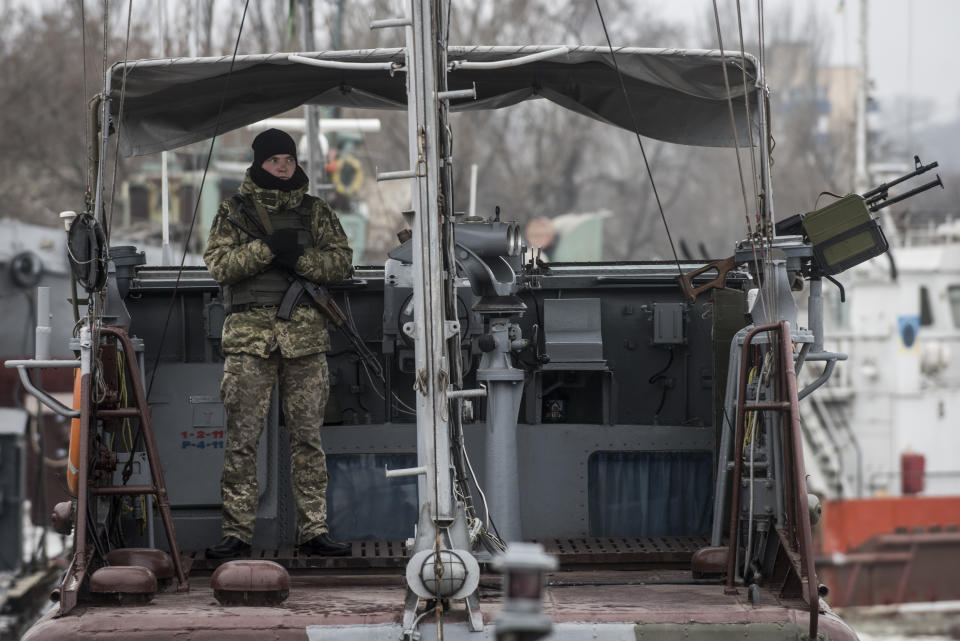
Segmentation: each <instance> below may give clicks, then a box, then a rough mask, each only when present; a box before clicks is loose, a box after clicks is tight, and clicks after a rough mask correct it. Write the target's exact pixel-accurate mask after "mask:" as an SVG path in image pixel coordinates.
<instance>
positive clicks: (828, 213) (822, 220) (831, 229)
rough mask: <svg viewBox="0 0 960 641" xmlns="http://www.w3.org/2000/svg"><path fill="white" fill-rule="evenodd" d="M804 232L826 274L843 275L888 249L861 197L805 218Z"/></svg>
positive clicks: (820, 266)
mask: <svg viewBox="0 0 960 641" xmlns="http://www.w3.org/2000/svg"><path fill="white" fill-rule="evenodd" d="M803 230H804V233H805V234H806V235H807V238H809V239H810V243H811V244H812V245H813V257H814V260H815V261H816V263H817V266H818V267H819V268H820V271H821V272H823V273H824V274H839V273H840V272H842V271H844V270H846V269H849V268H851V267H853V266H854V265H858V264H860V263H862V262H863V261H865V260H869V259H870V258H873V257H874V256H879V255H880V254H882V253H883V252H885V251H887V248H888V245H887V239H886V237H885V236H884V235H883V230H882V229H880V225H879V224H878V223H877V221H876V220H875V219H874V218H872V217H871V216H870V212H869V210H868V209H867V205H866V203H865V202H864V200H863V197H861V196H859V195H857V194H850V195H849V196H844V197H843V198H841V199H840V200H837V201H835V202H832V203H830V204H829V205H827V206H826V207H821V208H820V209H817V210H816V211H812V212H810V213H808V214H806V215H804V217H803Z"/></svg>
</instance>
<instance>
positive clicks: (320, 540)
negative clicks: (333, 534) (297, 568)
mask: <svg viewBox="0 0 960 641" xmlns="http://www.w3.org/2000/svg"><path fill="white" fill-rule="evenodd" d="M300 553H301V554H310V555H315V556H348V555H349V554H350V544H349V543H340V542H339V541H334V540H333V539H331V538H330V535H329V534H327V533H326V532H324V533H323V534H318V535H317V536H315V537H313V538H312V539H310V540H309V541H306V542H304V543H301V544H300Z"/></svg>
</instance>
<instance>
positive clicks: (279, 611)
mask: <svg viewBox="0 0 960 641" xmlns="http://www.w3.org/2000/svg"><path fill="white" fill-rule="evenodd" d="M399 579H400V577H398V576H395V575H387V576H375V575H366V576H354V575H344V574H340V575H316V574H311V575H303V574H300V575H294V576H292V577H291V589H290V596H289V598H288V599H287V600H286V601H285V602H284V603H283V604H281V605H278V606H273V607H223V606H220V605H219V604H218V603H217V602H216V600H215V599H214V597H213V590H212V589H211V586H210V581H209V578H207V577H198V576H191V577H190V591H189V592H185V593H176V592H170V593H160V594H157V595H156V597H155V598H154V601H153V602H152V603H151V604H150V605H130V606H126V607H123V608H120V607H107V606H80V607H77V608H76V609H75V610H74V611H73V612H72V613H71V614H70V615H69V616H64V617H61V618H59V619H50V620H47V621H44V622H43V623H41V624H40V625H38V626H36V627H35V628H34V630H33V631H32V632H31V634H30V635H28V636H27V637H25V638H24V641H43V640H46V639H57V638H71V639H93V638H103V637H104V631H110V636H111V637H113V638H118V639H119V638H123V639H130V640H136V641H152V640H159V639H170V638H177V639H213V638H222V639H226V638H230V639H254V638H259V639H262V638H271V639H284V640H285V639H306V638H307V636H306V633H305V630H306V628H307V626H349V625H354V626H356V625H381V624H394V625H397V624H399V623H400V621H401V620H402V616H403V597H404V593H405V586H404V584H403V583H402V581H401V580H399ZM683 580H690V575H689V572H681V571H673V572H662V571H656V572H644V571H634V572H617V571H608V572H603V573H600V574H598V573H594V572H586V571H584V572H557V573H554V574H552V575H551V576H550V577H548V586H547V588H546V590H545V596H544V610H545V612H546V613H547V614H548V615H549V616H550V617H551V618H553V619H554V621H556V622H557V623H564V622H567V623H572V622H583V623H585V624H590V623H592V624H603V623H626V624H631V625H632V624H638V623H677V624H683V625H696V624H715V623H736V624H745V623H751V624H754V623H765V622H766V623H789V624H802V623H805V622H806V620H807V617H808V616H809V615H808V613H807V611H806V607H805V604H804V603H803V602H802V601H799V600H793V601H783V600H781V599H778V598H777V596H776V594H775V592H773V591H771V590H766V589H764V590H761V598H760V600H759V602H758V603H757V604H751V603H750V602H749V601H748V599H747V596H746V594H745V593H744V594H740V595H728V594H724V591H723V586H722V585H721V584H713V585H702V584H693V585H689V584H688V585H684V584H679V582H680V581H683ZM611 583H612V584H611ZM498 585H499V577H498V576H495V575H489V576H484V578H483V579H482V581H481V586H487V587H486V588H483V587H482V588H481V590H482V599H481V603H482V611H483V615H484V621H485V623H486V624H487V625H489V624H490V623H491V622H492V621H493V619H494V617H495V616H496V614H497V613H498V611H499V609H500V607H501V600H500V596H499V590H498V589H497V587H496V586H498ZM491 586H492V587H491ZM744 592H745V591H744ZM822 619H823V625H822V628H821V632H825V633H827V634H829V635H830V638H831V639H841V640H842V639H851V638H855V637H853V636H851V635H850V634H849V633H848V632H845V630H846V628H845V627H844V626H843V625H842V624H841V623H840V622H839V620H838V619H836V617H835V616H833V615H832V614H829V613H827V614H825V615H824V616H823V617H822ZM465 621H466V616H465V611H464V609H463V605H462V604H461V603H454V604H453V605H452V609H451V610H450V611H449V612H448V613H446V614H445V615H444V622H445V623H446V624H451V625H455V624H458V623H465ZM588 630H589V628H588ZM588 637H589V635H588V634H585V638H588ZM371 638H372V637H371Z"/></svg>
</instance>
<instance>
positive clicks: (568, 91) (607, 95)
mask: <svg viewBox="0 0 960 641" xmlns="http://www.w3.org/2000/svg"><path fill="white" fill-rule="evenodd" d="M555 48H556V47H544V46H537V47H503V46H498V47H451V48H450V49H449V54H448V56H449V61H450V62H453V61H459V60H463V61H471V62H490V61H501V60H509V59H511V58H517V57H520V56H524V55H529V54H532V53H536V52H540V51H547V50H550V49H555ZM288 55H289V54H287V53H277V54H262V55H244V56H237V58H236V60H235V61H233V71H232V73H228V72H229V71H230V66H231V57H230V56H224V57H222V58H174V59H166V60H137V61H131V62H128V63H127V64H126V65H124V64H116V65H114V66H113V69H112V73H111V77H110V97H111V99H112V100H111V106H110V109H111V111H112V113H113V116H114V119H116V117H117V115H118V114H119V112H120V103H121V100H120V96H121V87H124V86H125V88H124V89H123V115H122V119H121V121H120V127H119V131H120V144H121V149H122V151H123V153H124V154H126V155H144V154H150V153H155V152H158V151H162V150H165V149H174V148H176V147H181V146H183V145H186V144H188V143H192V142H197V141H200V140H204V139H207V138H210V137H212V136H213V135H214V133H224V132H226V131H230V130H232V129H236V128H238V127H243V126H245V125H248V124H251V123H254V122H257V121H259V120H262V119H264V118H268V117H271V116H275V115H277V114H280V113H283V112H285V111H288V110H290V109H293V108H295V107H297V106H299V105H303V104H314V105H329V106H341V107H361V108H371V109H405V108H406V78H405V75H406V74H405V73H404V72H403V71H402V70H398V71H395V72H394V73H392V74H391V73H389V72H388V71H386V70H383V69H360V70H356V69H348V70H345V69H331V68H320V67H315V66H312V65H308V64H303V63H298V62H293V61H290V60H288V59H287V56H288ZM298 55H302V56H304V57H307V58H315V59H318V60H328V61H339V62H364V63H384V62H393V63H395V64H397V65H402V64H403V62H404V50H403V49H369V50H363V51H330V52H319V53H305V54H298ZM616 64H617V65H618V66H619V68H620V72H621V73H622V74H623V82H624V84H625V85H626V89H627V92H628V94H629V98H630V99H629V102H630V107H631V108H632V109H633V113H634V116H635V119H636V127H637V128H638V129H639V132H638V133H640V134H641V135H643V136H647V137H649V138H654V139H657V140H663V141H667V142H674V143H681V144H687V145H698V146H710V147H728V146H733V144H734V138H733V135H732V128H731V124H730V114H729V110H728V106H727V89H726V85H725V83H724V78H723V67H722V65H721V56H720V53H719V52H718V51H702V50H684V49H637V48H622V49H617V50H616ZM726 66H727V74H728V76H729V82H730V94H731V96H732V97H733V108H734V113H735V117H736V121H737V135H738V138H739V144H740V145H747V144H750V141H753V140H756V139H757V136H755V135H754V136H750V135H748V131H747V118H746V105H745V104H744V103H745V101H744V96H743V86H744V83H743V73H744V71H745V73H746V80H747V83H746V84H747V90H748V92H749V94H750V95H749V96H748V100H747V103H748V104H749V105H750V109H751V111H752V112H755V110H756V108H757V107H756V92H757V86H756V62H755V60H754V59H753V58H752V57H747V59H746V69H745V70H744V71H742V68H743V64H742V63H741V59H740V57H739V56H730V55H729V54H728V55H727V56H726ZM448 79H449V80H448V82H449V88H450V89H451V90H455V89H467V88H469V87H471V86H472V85H473V84H475V85H476V91H477V99H476V100H465V99H458V100H454V101H452V102H451V108H452V109H453V110H454V111H462V110H472V109H497V108H500V107H506V106H509V105H513V104H516V103H519V102H522V101H524V100H531V99H534V98H543V99H547V100H550V101H553V102H555V103H557V104H559V105H561V106H563V107H565V108H567V109H571V110H573V111H576V112H577V113H581V114H584V115H586V116H589V117H591V118H595V119H597V120H600V121H602V122H606V123H610V124H613V125H616V126H618V127H622V128H624V129H628V130H630V131H633V130H634V117H633V116H631V113H630V108H628V106H627V101H626V100H625V99H624V96H623V90H622V89H621V85H620V78H618V76H617V71H616V68H615V66H614V60H613V58H612V57H611V55H610V51H609V50H608V49H607V48H606V47H570V48H569V52H568V53H565V54H561V55H559V56H557V57H553V58H549V59H545V60H536V61H531V62H526V63H524V64H520V65H517V66H514V67H509V68H505V69H463V68H461V69H453V70H452V71H450V73H449V75H448ZM221 105H222V110H223V111H222V114H221V115H220V117H219V121H220V122H219V126H218V125H217V121H218V113H219V111H220V109H221ZM751 115H753V116H755V115H756V114H755V113H752V114H751ZM115 122H116V120H115ZM757 122H758V121H757V118H756V117H754V118H753V121H752V124H753V128H754V130H756V129H757Z"/></svg>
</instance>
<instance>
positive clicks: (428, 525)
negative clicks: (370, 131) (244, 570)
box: [381, 0, 483, 639]
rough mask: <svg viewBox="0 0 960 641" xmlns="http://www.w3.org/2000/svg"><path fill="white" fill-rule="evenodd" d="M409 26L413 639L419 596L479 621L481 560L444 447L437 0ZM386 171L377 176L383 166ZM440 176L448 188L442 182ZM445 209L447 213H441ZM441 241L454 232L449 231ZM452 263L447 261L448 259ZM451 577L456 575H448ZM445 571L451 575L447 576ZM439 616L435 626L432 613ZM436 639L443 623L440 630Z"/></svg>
mask: <svg viewBox="0 0 960 641" xmlns="http://www.w3.org/2000/svg"><path fill="white" fill-rule="evenodd" d="M410 2H411V21H410V22H411V24H410V25H409V26H407V114H408V119H407V126H408V129H409V132H408V133H409V145H410V171H409V173H407V172H399V173H397V174H394V175H393V177H400V175H402V176H403V177H409V178H410V180H411V191H412V200H413V211H414V220H413V310H414V319H413V321H412V322H410V323H407V324H405V325H404V328H403V331H404V333H406V334H407V335H408V336H410V337H412V338H413V339H414V346H415V347H414V356H415V363H416V365H415V367H416V380H415V383H414V388H415V390H416V406H417V407H416V409H417V468H415V469H413V470H396V471H395V472H394V473H393V475H406V474H411V473H414V474H417V478H418V480H417V490H418V494H419V504H420V506H419V518H418V522H417V535H416V539H415V543H414V550H412V552H413V554H412V556H411V558H410V561H409V562H408V564H407V572H406V578H407V597H406V600H405V604H404V615H403V629H404V633H403V634H404V638H410V639H412V638H414V637H415V636H416V635H415V628H416V625H417V621H419V618H418V617H417V614H416V612H417V606H418V603H419V599H420V598H427V599H430V598H433V599H436V600H437V602H438V603H439V602H440V600H443V599H465V601H466V608H467V612H468V624H469V626H470V629H471V630H473V631H480V630H482V629H483V617H482V615H481V613H480V602H479V599H478V596H477V593H476V588H477V585H478V584H479V581H480V567H479V565H478V564H477V561H476V559H474V558H473V555H472V554H471V553H470V551H469V548H470V536H469V533H468V530H467V526H466V516H465V511H464V506H463V504H462V502H459V501H457V500H456V498H455V496H454V491H453V465H452V457H451V454H450V418H451V417H450V411H451V410H450V407H451V403H450V396H448V390H449V389H450V388H451V386H450V383H451V382H452V381H451V379H452V378H453V377H452V375H451V372H454V373H456V370H454V369H453V366H452V365H453V364H452V361H451V357H453V358H458V357H459V354H458V353H456V352H453V353H452V354H451V349H450V347H449V344H448V340H447V339H449V338H450V337H452V336H458V335H459V327H458V323H457V321H456V318H454V319H453V320H448V319H447V317H446V310H447V305H446V304H445V286H444V278H445V276H446V275H445V273H444V261H443V257H444V251H445V249H444V241H445V239H444V234H443V230H442V226H441V225H442V222H443V219H444V208H447V209H449V207H450V203H449V197H450V196H449V193H445V192H449V191H450V186H449V183H450V180H449V174H448V175H447V179H446V180H444V178H443V175H442V173H443V172H445V171H446V172H449V165H448V160H449V159H448V158H447V156H449V141H448V140H447V139H446V138H445V136H446V135H447V130H446V119H445V114H446V111H445V108H446V104H445V100H446V99H448V98H449V96H448V95H446V94H445V93H444V91H443V89H444V88H445V86H446V73H447V49H446V42H445V33H446V30H445V20H446V17H445V11H444V9H443V3H438V6H434V2H433V0H410ZM381 176H383V175H381ZM444 184H446V189H445V188H444ZM448 217H449V216H448ZM446 240H447V242H449V241H450V240H451V239H449V238H447V239H446ZM451 269H452V267H451ZM454 577H457V578H454ZM451 579H453V580H452V581H451ZM437 625H438V626H442V621H441V617H440V616H439V614H438V617H437ZM438 638H442V631H441V630H439V629H438Z"/></svg>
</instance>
